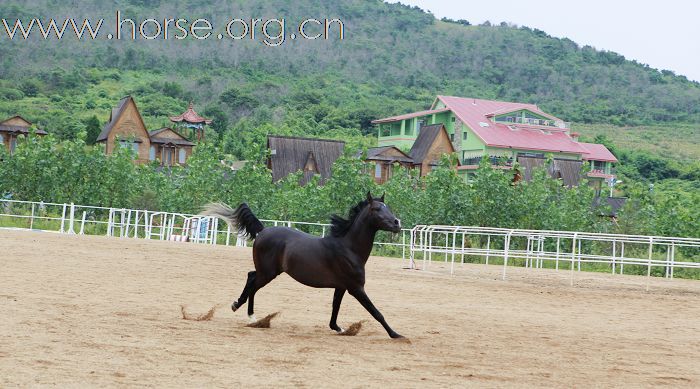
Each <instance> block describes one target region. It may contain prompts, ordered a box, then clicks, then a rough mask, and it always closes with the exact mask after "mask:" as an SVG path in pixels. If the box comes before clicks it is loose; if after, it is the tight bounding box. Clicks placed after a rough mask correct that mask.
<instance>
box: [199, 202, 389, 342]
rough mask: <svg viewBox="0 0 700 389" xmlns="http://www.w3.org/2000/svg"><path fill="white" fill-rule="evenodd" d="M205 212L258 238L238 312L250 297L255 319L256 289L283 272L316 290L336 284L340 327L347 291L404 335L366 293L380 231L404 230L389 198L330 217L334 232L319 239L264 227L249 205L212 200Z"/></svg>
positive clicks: (334, 325)
mask: <svg viewBox="0 0 700 389" xmlns="http://www.w3.org/2000/svg"><path fill="white" fill-rule="evenodd" d="M204 213H205V214H208V215H212V216H218V217H220V218H222V219H224V220H226V221H227V222H228V223H229V224H230V225H232V226H235V227H236V228H237V229H238V230H239V232H240V233H242V234H245V235H247V236H248V237H250V238H251V239H255V243H254V244H253V263H254V264H255V270H254V271H251V272H249V273H248V280H247V282H246V284H245V287H244V288H243V293H241V297H239V298H238V300H236V301H234V302H233V304H232V305H231V309H233V311H234V312H235V311H236V310H237V309H238V308H240V307H241V306H243V304H245V303H246V301H248V316H249V318H251V320H254V316H253V301H254V298H255V293H256V292H257V291H258V290H260V288H262V287H263V286H265V285H267V284H268V283H269V282H270V281H272V280H273V279H274V278H275V277H277V276H278V275H279V274H280V273H282V272H284V273H287V274H289V275H290V276H291V277H292V278H294V279H295V280H297V281H299V282H301V283H302V284H304V285H307V286H311V287H314V288H333V289H335V293H334V295H333V312H332V314H331V321H330V324H329V325H330V327H331V329H332V330H334V331H337V332H342V331H343V330H342V329H341V328H340V327H338V324H337V322H336V321H337V319H338V311H339V310H340V303H341V301H342V300H343V296H344V295H345V292H346V291H347V292H348V293H350V295H351V296H353V297H355V298H356V299H357V301H359V302H360V304H362V306H363V307H364V308H365V309H366V310H367V311H369V313H370V314H371V315H372V316H373V317H374V318H375V319H376V320H377V321H378V322H379V323H381V325H382V326H383V327H384V329H385V330H386V332H387V333H388V334H389V336H390V337H392V338H402V336H401V335H399V334H397V333H396V332H395V331H394V330H392V329H391V327H389V324H387V323H386V320H384V316H382V314H381V313H380V312H379V310H378V309H377V308H375V306H374V304H372V301H371V300H370V299H369V297H367V293H365V288H364V286H365V264H366V263H367V258H369V254H370V252H371V251H372V244H373V243H374V236H375V234H376V233H377V231H378V230H385V231H391V232H394V233H396V232H400V231H401V222H400V221H399V219H397V218H396V216H394V214H392V213H391V211H390V210H389V207H387V205H386V204H384V196H382V197H381V198H373V197H372V195H371V194H370V193H369V192H368V193H367V198H366V199H365V200H363V201H360V202H359V203H358V204H357V205H356V206H355V207H353V208H352V209H351V210H350V215H349V217H348V219H344V218H342V217H339V216H337V215H333V216H332V217H331V234H330V236H327V237H324V238H319V237H317V236H313V235H309V234H307V233H304V232H301V231H298V230H295V229H292V228H287V227H267V228H266V227H265V226H263V224H262V223H261V222H260V220H258V218H257V217H255V215H254V214H253V212H252V211H251V210H250V208H249V207H248V205H247V204H245V203H243V204H241V205H240V206H238V208H236V209H235V210H234V209H231V208H230V207H228V206H226V205H223V204H210V205H209V206H207V207H206V209H205V212H204Z"/></svg>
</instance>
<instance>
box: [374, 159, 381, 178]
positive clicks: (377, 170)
mask: <svg viewBox="0 0 700 389" xmlns="http://www.w3.org/2000/svg"><path fill="white" fill-rule="evenodd" d="M374 178H382V165H381V164H380V163H376V164H375V165H374Z"/></svg>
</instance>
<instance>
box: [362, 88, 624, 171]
mask: <svg viewBox="0 0 700 389" xmlns="http://www.w3.org/2000/svg"><path fill="white" fill-rule="evenodd" d="M372 123H374V124H376V125H377V127H378V135H379V146H380V147H381V146H396V147H399V148H401V149H408V148H410V147H411V146H412V145H413V143H414V142H415V140H416V139H417V138H418V136H419V134H420V131H421V128H422V127H423V126H429V125H434V124H443V125H444V126H445V129H446V130H447V133H448V134H449V136H450V140H451V141H452V143H453V145H454V148H455V150H456V152H457V154H458V156H459V160H460V162H461V163H462V166H461V168H460V170H461V171H463V172H468V171H470V170H473V169H475V168H476V165H478V163H479V160H481V158H482V157H484V156H488V157H490V158H491V159H492V161H494V163H495V162H496V161H505V163H506V165H508V164H511V163H512V162H514V161H518V160H519V159H520V158H530V159H532V158H542V159H544V158H545V156H547V155H551V156H552V157H553V158H554V159H559V160H562V161H579V162H581V163H586V162H588V163H590V166H591V170H592V173H591V174H589V177H592V178H609V177H613V173H612V166H611V164H612V163H616V162H617V159H616V158H615V156H614V155H612V153H610V151H609V150H608V149H607V148H606V147H605V146H603V145H597V144H591V143H582V142H578V134H577V133H573V132H571V129H570V128H569V125H568V123H566V122H564V121H563V120H562V119H560V118H558V117H556V116H553V115H551V114H549V113H547V112H544V111H542V110H541V109H540V108H539V107H538V106H537V105H535V104H526V103H515V102H506V101H494V100H483V99H475V98H465V97H455V96H437V97H436V98H435V100H434V101H433V104H432V105H431V106H430V108H429V109H428V110H425V111H420V112H414V113H409V114H404V115H399V116H392V117H388V118H384V119H377V120H375V121H373V122H372ZM528 161H529V163H528V165H529V166H536V165H538V164H537V163H534V162H532V161H531V160H528ZM560 165H562V166H564V164H563V163H561V164H560ZM572 166H573V165H572ZM568 170H571V169H568ZM555 173H556V172H555ZM526 176H527V175H526ZM465 177H466V175H465ZM570 182H571V181H570Z"/></svg>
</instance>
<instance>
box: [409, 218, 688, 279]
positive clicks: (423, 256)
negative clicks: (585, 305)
mask: <svg viewBox="0 0 700 389" xmlns="http://www.w3.org/2000/svg"><path fill="white" fill-rule="evenodd" d="M409 251H410V254H409V258H408V266H409V267H410V268H416V266H417V262H418V261H422V268H423V269H428V268H429V267H430V265H431V263H432V261H433V255H434V254H435V255H438V256H441V257H442V258H441V259H442V261H445V262H449V263H450V273H451V274H454V272H455V263H462V264H463V263H465V260H466V261H467V262H473V261H474V259H478V260H479V261H483V262H481V263H485V264H487V265H488V264H495V261H497V262H498V264H501V265H502V266H503V274H502V278H503V279H506V274H507V268H508V265H522V266H524V267H528V268H543V267H552V268H554V269H556V270H560V269H561V268H563V267H566V268H567V269H568V270H569V271H571V272H572V278H571V282H572V284H573V271H574V270H578V271H581V270H582V266H585V265H586V264H588V265H598V266H600V265H602V266H607V267H609V271H610V272H611V273H612V274H623V273H624V272H625V268H627V269H628V270H627V272H628V273H630V272H631V273H632V274H645V275H646V276H647V277H651V276H652V272H654V275H658V276H662V277H666V278H673V277H674V274H675V273H676V272H677V271H678V269H682V270H683V271H686V272H688V271H690V272H692V274H691V276H695V277H697V275H698V274H700V239H697V238H677V237H665V236H642V235H621V234H605V233H590V232H576V231H545V230H521V229H504V228H490V227H462V226H442V225H417V226H415V227H414V228H413V229H412V230H411V235H410V241H409ZM419 257H420V258H419ZM546 264H549V266H545V265H546ZM597 270H600V269H597ZM630 270H631V271H630ZM640 270H641V272H640Z"/></svg>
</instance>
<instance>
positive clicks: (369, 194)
mask: <svg viewBox="0 0 700 389" xmlns="http://www.w3.org/2000/svg"><path fill="white" fill-rule="evenodd" d="M372 200H373V199H372V192H371V191H369V190H368V191H367V201H369V202H370V203H371V202H372Z"/></svg>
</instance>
